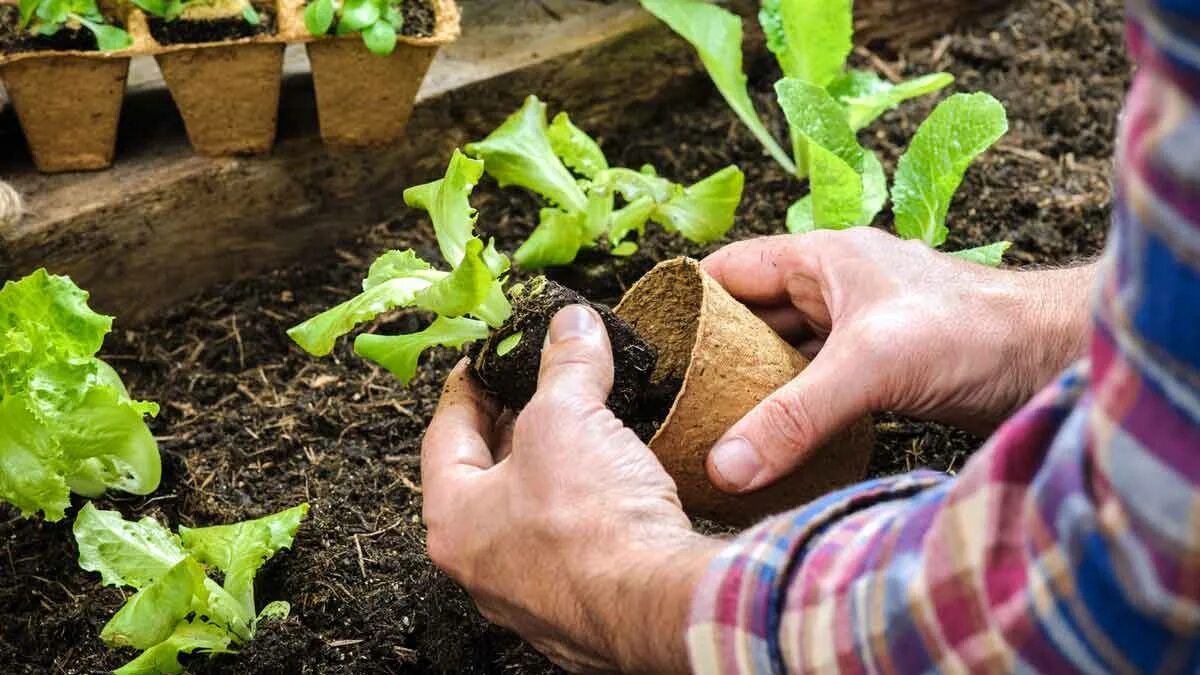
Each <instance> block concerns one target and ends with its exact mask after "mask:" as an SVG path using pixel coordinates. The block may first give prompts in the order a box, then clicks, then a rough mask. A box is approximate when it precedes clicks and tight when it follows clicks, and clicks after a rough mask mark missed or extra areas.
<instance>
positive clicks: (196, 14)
mask: <svg viewBox="0 0 1200 675" xmlns="http://www.w3.org/2000/svg"><path fill="white" fill-rule="evenodd" d="M132 2H133V4H134V5H136V6H137V7H138V8H139V9H141V10H142V11H144V12H145V13H146V14H148V15H150V21H149V27H150V34H151V35H152V36H153V37H154V39H155V40H156V41H158V42H159V43H160V44H165V45H171V44H195V43H202V42H220V41H223V40H230V39H238V38H243V37H251V36H254V35H259V34H262V33H270V32H272V31H273V30H274V14H273V5H270V4H266V3H260V6H259V7H258V8H256V7H255V3H254V2H252V1H251V0H132ZM260 10H263V11H260Z"/></svg>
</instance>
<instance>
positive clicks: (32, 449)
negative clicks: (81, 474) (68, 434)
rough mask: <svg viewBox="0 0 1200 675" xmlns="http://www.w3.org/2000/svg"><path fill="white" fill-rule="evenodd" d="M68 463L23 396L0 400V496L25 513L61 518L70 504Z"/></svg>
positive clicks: (51, 518) (49, 432) (27, 515)
mask: <svg viewBox="0 0 1200 675" xmlns="http://www.w3.org/2000/svg"><path fill="white" fill-rule="evenodd" d="M67 473H68V465H67V462H66V460H65V459H64V458H63V457H62V451H61V450H60V449H59V447H58V444H57V443H55V442H54V439H53V435H52V432H51V431H50V429H49V428H48V427H46V425H44V424H42V423H41V421H40V420H38V418H37V417H36V416H35V415H34V414H33V412H31V411H30V410H29V403H28V401H27V399H26V398H25V397H24V396H9V397H7V398H5V399H3V400H0V499H3V500H4V501H6V502H8V503H9V504H12V505H13V506H15V507H17V509H18V510H19V511H20V512H21V515H23V516H26V517H29V516H32V515H33V514H35V513H36V512H37V511H38V510H41V511H42V512H43V513H44V514H45V516H46V520H49V521H57V520H62V518H63V516H64V515H66V510H67V508H68V507H70V506H71V491H70V488H69V487H68V486H67Z"/></svg>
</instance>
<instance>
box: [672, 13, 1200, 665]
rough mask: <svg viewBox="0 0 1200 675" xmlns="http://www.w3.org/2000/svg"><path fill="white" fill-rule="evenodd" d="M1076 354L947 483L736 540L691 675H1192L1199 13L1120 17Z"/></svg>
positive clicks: (858, 500)
mask: <svg viewBox="0 0 1200 675" xmlns="http://www.w3.org/2000/svg"><path fill="white" fill-rule="evenodd" d="M1128 25H1129V29H1128V35H1129V45H1130V49H1131V52H1132V54H1133V56H1134V57H1135V58H1136V60H1137V61H1138V62H1139V64H1140V71H1139V73H1138V75H1137V76H1136V81H1135V85H1134V87H1133V90H1132V92H1131V93H1130V98H1129V102H1128V105H1127V113H1126V116H1125V118H1124V121H1123V127H1122V131H1121V142H1120V146H1119V150H1118V158H1117V178H1116V190H1115V192H1116V206H1115V209H1114V211H1115V213H1114V219H1113V220H1114V224H1113V229H1112V233H1111V236H1110V240H1109V247H1108V251H1107V253H1106V256H1105V258H1104V262H1103V264H1102V271H1101V273H1100V280H1099V282H1098V283H1097V287H1096V288H1095V290H1094V295H1093V305H1094V317H1095V321H1094V334H1093V338H1092V343H1091V351H1090V356H1089V358H1088V359H1087V360H1086V361H1085V362H1083V363H1080V364H1079V365H1077V366H1075V367H1074V368H1072V369H1071V370H1070V371H1069V372H1068V373H1066V374H1065V375H1063V376H1062V377H1061V378H1060V379H1059V380H1058V382H1057V383H1056V384H1055V385H1054V386H1052V387H1051V388H1049V389H1048V390H1047V391H1044V392H1042V393H1041V394H1040V395H1039V396H1037V397H1036V398H1035V399H1034V400H1033V401H1031V402H1030V403H1029V404H1028V405H1027V406H1026V407H1025V408H1024V409H1023V410H1022V411H1021V412H1019V413H1018V414H1017V415H1016V416H1015V417H1013V418H1012V419H1011V420H1010V421H1009V422H1008V423H1007V424H1005V425H1004V426H1003V427H1002V428H1001V429H1000V430H999V431H998V432H997V433H996V434H995V436H993V437H992V438H991V439H990V440H989V442H988V443H987V445H986V446H985V447H984V448H983V449H981V450H980V451H979V452H978V453H977V454H976V456H975V457H973V458H972V459H971V461H970V462H969V463H968V464H967V465H966V467H965V468H964V469H963V471H962V473H961V474H960V475H959V476H958V477H956V478H953V479H950V478H947V477H945V476H942V475H940V474H934V473H929V472H919V473H914V474H909V475H904V476H898V477H892V478H886V479H881V480H876V481H872V482H869V483H864V484H861V485H858V486H855V487H851V488H848V489H846V490H842V491H840V492H838V493H835V494H832V495H829V496H827V497H825V498H823V499H821V500H818V501H816V502H814V503H812V504H809V505H807V506H805V507H803V508H801V509H798V510H796V511H793V512H791V513H787V514H783V515H780V516H776V517H774V518H771V519H769V520H767V521H765V522H763V523H761V524H760V525H758V526H757V527H755V528H753V529H751V530H749V531H747V532H746V533H745V534H744V535H742V536H741V537H739V538H738V539H736V540H734V541H733V542H731V543H730V544H729V546H728V547H727V548H726V549H725V550H724V552H723V553H722V554H721V555H720V556H719V558H718V559H717V560H716V561H715V562H714V563H713V566H712V569H711V570H710V572H709V576H708V577H707V579H706V580H705V581H704V582H703V583H702V584H701V587H700V589H699V590H698V591H697V594H696V597H695V599H694V603H693V610H692V618H691V623H690V628H689V630H688V635H687V640H688V646H689V649H690V653H691V658H692V664H693V667H694V669H695V670H696V671H697V672H700V673H719V674H724V675H728V674H733V673H776V672H838V673H876V672H879V673H929V672H964V673H965V672H970V673H1019V672H1046V673H1062V672H1085V673H1126V672H1128V673H1134V672H1143V673H1200V2H1198V1H1197V0H1157V1H1152V0H1141V1H1135V2H1130V3H1129V22H1128Z"/></svg>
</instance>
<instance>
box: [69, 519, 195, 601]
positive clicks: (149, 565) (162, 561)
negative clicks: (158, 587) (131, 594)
mask: <svg viewBox="0 0 1200 675" xmlns="http://www.w3.org/2000/svg"><path fill="white" fill-rule="evenodd" d="M72 530H73V532H74V533H75V541H76V542H77V543H78V544H79V566H80V567H82V568H83V569H85V570H87V571H89V572H99V573H100V578H101V581H102V582H103V583H104V585H105V586H132V587H133V588H136V589H139V590H140V589H142V588H145V587H147V586H149V585H150V584H152V583H154V582H155V581H157V580H159V579H161V578H163V577H164V576H166V574H167V572H169V571H171V568H173V567H175V566H176V565H178V564H179V563H180V562H181V561H182V560H183V559H184V558H185V557H187V553H186V552H184V550H183V547H182V546H181V545H180V543H179V537H177V536H175V535H174V534H171V532H170V530H168V529H167V528H165V527H163V526H162V525H160V524H159V522H158V521H157V520H155V519H153V518H150V517H149V516H147V517H145V518H142V519H141V520H139V521H137V522H133V521H128V520H125V519H124V518H123V517H122V516H121V514H120V513H118V512H116V511H101V510H100V509H97V508H96V507H95V506H94V505H92V503H91V502H88V503H87V504H85V505H84V507H83V508H82V509H80V510H79V515H77V516H76V517H75V524H74V526H73V527H72Z"/></svg>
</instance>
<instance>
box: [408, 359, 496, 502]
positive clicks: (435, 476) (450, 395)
mask: <svg viewBox="0 0 1200 675" xmlns="http://www.w3.org/2000/svg"><path fill="white" fill-rule="evenodd" d="M467 366H468V361H467V359H463V360H462V361H460V362H459V364H458V365H457V366H455V367H454V370H452V371H450V376H449V377H448V378H446V386H445V388H443V390H442V399H441V401H440V402H439V403H438V408H437V412H435V413H434V415H433V420H432V421H431V422H430V423H429V429H428V430H427V431H426V432H425V440H424V442H423V443H422V444H421V482H422V484H423V485H424V486H425V490H426V492H430V493H434V492H437V491H438V490H441V489H443V488H447V489H449V488H448V485H447V484H448V483H452V482H453V481H454V480H456V479H458V478H461V477H462V476H465V475H470V474H472V473H476V472H479V471H483V470H485V469H489V468H491V467H492V465H493V462H494V460H493V457H492V451H491V449H490V448H489V446H488V443H489V441H490V439H491V436H492V432H493V430H494V429H495V418H496V413H497V411H496V406H495V404H494V403H492V402H491V401H490V400H489V399H488V398H487V396H486V394H484V393H483V391H482V390H480V388H479V385H478V384H476V383H475V380H474V378H472V377H471V374H470V373H469V372H468V370H467Z"/></svg>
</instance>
